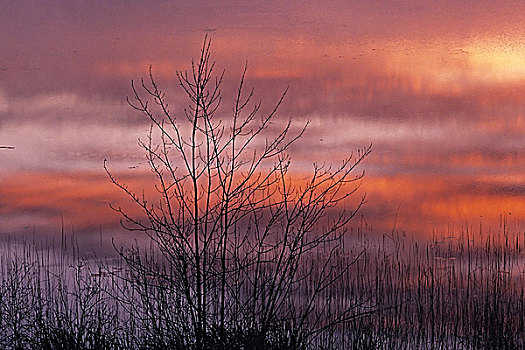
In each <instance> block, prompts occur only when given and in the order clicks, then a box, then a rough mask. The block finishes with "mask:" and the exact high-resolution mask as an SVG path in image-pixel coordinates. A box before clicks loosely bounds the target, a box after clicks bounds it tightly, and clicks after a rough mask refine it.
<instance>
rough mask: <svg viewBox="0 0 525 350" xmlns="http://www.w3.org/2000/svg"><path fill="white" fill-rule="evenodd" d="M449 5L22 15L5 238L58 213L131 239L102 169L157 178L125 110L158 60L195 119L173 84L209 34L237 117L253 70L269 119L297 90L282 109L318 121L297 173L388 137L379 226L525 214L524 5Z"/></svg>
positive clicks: (7, 100) (373, 161)
mask: <svg viewBox="0 0 525 350" xmlns="http://www.w3.org/2000/svg"><path fill="white" fill-rule="evenodd" d="M430 3H433V4H430ZM444 4H445V2H444V1H435V2H429V4H415V3H413V2H411V1H401V2H396V5H394V4H384V3H382V2H381V3H379V2H373V1H372V2H369V1H367V2H352V3H351V4H350V3H347V2H341V3H339V4H337V6H335V5H333V6H322V7H320V6H318V5H316V4H315V3H313V2H312V3H307V4H301V5H299V4H293V3H286V4H279V5H278V6H277V4H275V3H269V4H265V5H260V6H259V5H258V7H257V11H255V10H253V9H252V7H253V6H252V7H250V6H249V4H246V5H239V4H237V3H233V2H226V3H225V4H224V6H225V8H223V7H216V6H212V5H210V4H209V3H207V2H196V3H195V4H193V5H188V4H176V5H173V6H171V5H162V7H158V8H157V7H153V6H146V5H140V4H129V3H116V2H115V3H112V4H107V5H105V7H104V11H101V10H100V8H99V7H98V6H95V5H89V4H76V5H73V4H69V3H63V4H58V5H57V6H56V7H54V8H51V7H47V6H44V5H42V4H34V3H33V4H31V6H30V5H29V3H27V4H18V5H15V4H9V5H7V6H6V8H5V11H3V12H2V14H1V15H0V18H1V19H2V21H1V24H0V29H2V32H4V33H7V34H8V35H5V36H3V37H2V38H0V43H1V44H2V47H3V48H5V49H6V50H5V51H4V52H6V54H5V55H2V57H0V144H6V145H13V146H16V148H15V149H14V150H8V151H7V150H6V151H2V153H1V154H0V181H1V187H0V201H1V202H0V217H1V220H2V225H0V232H1V233H4V234H5V233H12V232H19V231H24V230H27V229H26V227H29V228H31V227H32V226H33V225H36V226H37V229H38V230H42V231H45V230H48V231H53V230H56V228H57V224H58V222H59V221H57V220H58V219H57V217H58V215H59V213H62V214H63V215H64V216H65V217H67V218H68V220H70V221H71V222H72V223H73V225H74V226H75V227H76V228H77V230H79V231H80V230H84V231H86V232H88V231H90V230H96V228H97V227H98V226H99V225H100V224H102V225H104V226H107V227H110V228H114V227H115V228H116V227H118V220H117V219H116V217H115V216H114V214H113V213H112V212H111V211H110V210H109V209H108V208H107V202H109V201H118V200H119V199H118V198H119V197H118V195H117V194H113V193H114V192H115V191H114V189H112V187H111V186H110V185H109V181H108V180H107V178H106V177H105V176H104V174H103V170H102V161H103V159H105V158H108V159H109V160H110V161H111V162H112V164H113V167H114V169H117V170H118V171H121V172H124V173H125V174H127V175H128V176H129V182H134V183H135V184H136V185H137V186H138V187H139V188H140V187H141V186H143V185H144V183H143V182H141V181H144V177H143V175H142V174H143V172H146V170H147V169H146V166H145V161H144V158H143V156H142V154H141V152H140V149H138V147H137V146H136V141H137V138H139V137H143V136H145V134H146V132H147V130H148V121H147V120H145V119H144V118H141V116H140V115H137V114H136V113H134V111H132V110H131V109H130V108H129V107H127V106H126V104H125V96H126V95H127V94H129V79H131V78H138V77H140V76H144V75H146V74H147V67H148V66H149V65H150V64H152V66H153V71H154V74H155V76H156V77H158V79H159V82H160V83H161V84H162V86H166V89H167V92H168V94H169V95H170V96H171V101H172V102H171V105H172V106H176V107H177V108H180V109H181V110H182V108H183V107H184V106H185V104H186V102H185V101H184V99H183V96H182V94H181V92H180V91H179V90H176V82H175V79H174V75H173V72H174V70H176V69H184V68H187V67H188V64H189V58H190V57H191V56H196V55H197V54H198V51H197V50H198V48H199V45H200V42H201V40H202V37H203V34H204V33H205V32H206V33H208V34H209V35H210V36H211V37H212V39H213V54H214V56H215V58H216V60H217V62H218V63H217V64H218V66H217V69H218V70H221V69H223V68H224V69H227V73H226V76H225V81H224V97H225V102H224V107H225V109H224V110H225V111H226V113H227V111H229V110H230V106H228V102H227V101H229V100H231V98H229V97H231V96H232V94H233V93H234V91H235V90H234V88H235V84H236V81H237V79H238V74H239V73H240V71H241V67H242V66H243V65H244V62H245V60H248V61H249V71H248V72H249V73H248V78H249V80H248V83H250V84H253V85H254V86H255V87H256V93H257V95H258V96H259V97H260V98H261V99H262V100H263V102H264V108H266V109H269V108H271V102H272V101H275V99H276V98H277V97H278V96H279V93H280V92H281V91H283V90H284V89H285V88H286V86H288V85H289V86H290V92H289V94H288V96H287V99H286V101H285V103H284V105H283V108H282V110H281V114H280V115H281V116H282V118H283V120H287V119H288V118H289V117H290V116H292V117H294V118H295V120H296V122H297V125H301V124H302V123H304V122H305V121H306V120H310V121H311V125H310V128H309V131H308V133H307V134H306V135H305V137H304V138H303V140H301V142H300V143H299V144H298V145H297V146H295V147H294V148H293V149H292V158H293V160H294V162H295V164H296V166H297V171H298V172H302V171H305V169H308V168H309V166H310V164H311V163H312V162H313V161H316V160H320V159H321V160H323V161H330V162H338V161H339V160H341V159H342V158H343V157H344V155H346V154H347V153H348V152H350V151H352V150H355V149H356V148H358V147H363V146H366V145H368V144H369V143H371V142H372V143H373V145H374V151H373V154H372V156H371V157H369V159H368V160H367V162H366V163H365V168H366V170H367V177H366V179H365V181H364V183H363V191H366V192H367V194H368V198H369V200H368V205H367V207H366V208H365V210H364V212H363V213H364V214H366V216H367V220H368V221H369V222H370V223H373V225H374V226H375V227H377V228H378V230H391V229H392V226H393V222H394V221H396V222H397V224H396V227H397V228H398V229H400V230H407V231H410V232H414V233H415V232H417V233H419V234H422V232H429V231H431V230H432V227H443V226H447V225H449V224H450V223H451V222H454V223H456V224H462V223H464V222H465V218H466V219H467V221H468V222H474V223H475V222H478V221H479V220H480V218H481V217H483V220H486V221H492V222H496V223H497V218H498V217H499V214H500V213H502V212H507V213H508V212H512V215H513V217H515V218H516V220H519V218H522V217H523V216H524V215H525V201H524V200H523V198H524V189H523V188H524V184H525V177H524V176H523V174H524V170H525V154H524V151H523V150H524V149H525V148H524V146H525V141H524V140H525V138H524V137H523V135H524V133H525V103H524V102H525V100H524V99H525V97H524V96H525V94H524V92H525V79H524V78H523V73H524V72H525V50H524V48H523V45H522V44H521V43H522V40H521V38H522V36H523V35H522V32H521V28H518V27H517V26H515V23H520V22H519V19H520V18H521V17H522V16H523V14H525V10H524V8H523V6H522V5H516V4H514V3H513V4H510V3H507V2H504V3H501V4H499V5H498V6H496V5H493V4H492V3H491V2H483V4H484V6H471V5H473V4H474V2H470V1H467V2H461V4H449V3H448V2H447V3H446V6H444ZM476 4H479V2H476ZM252 5H253V4H252ZM438 5H439V6H438ZM436 9H438V11H437V12H436V11H435V10H436ZM14 18H17V20H16V21H15V20H14ZM18 18H22V19H23V20H22V21H20V20H18ZM174 108H175V107H174ZM135 166H138V168H137V169H128V168H129V167H135ZM134 170H136V171H134ZM299 176H300V175H299ZM396 217H397V219H395V218H396Z"/></svg>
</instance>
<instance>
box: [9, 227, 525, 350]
mask: <svg viewBox="0 0 525 350" xmlns="http://www.w3.org/2000/svg"><path fill="white" fill-rule="evenodd" d="M44 248H45V249H44ZM328 251H329V247H327V248H326V251H325V250H324V249H323V248H322V247H321V248H320V249H319V250H318V251H317V252H315V253H312V254H311V256H309V258H308V259H307V260H306V262H305V263H304V264H303V265H302V266H301V267H300V268H301V269H304V271H306V272H308V273H305V274H304V275H305V276H309V274H310V276H311V278H312V279H313V280H315V279H316V277H317V275H316V274H321V273H323V272H322V269H321V267H322V266H323V263H322V262H323V261H325V259H326V257H325V254H326V252H328ZM141 257H142V259H145V260H144V261H143V262H146V260H147V263H148V266H150V267H151V266H156V267H157V268H158V269H159V271H160V270H161V269H162V270H163V271H164V273H163V274H162V275H164V276H165V275H167V274H169V270H166V269H169V267H167V266H166V265H165V264H163V262H162V260H161V259H160V258H157V255H156V254H155V251H154V250H153V248H152V249H151V250H150V251H149V252H148V254H143V255H141ZM337 261H339V262H341V264H340V265H341V266H345V264H343V262H349V261H355V262H354V264H353V265H352V268H351V269H350V270H348V271H341V274H340V276H339V278H338V281H337V283H336V284H334V285H333V287H332V288H330V289H326V290H323V291H322V293H320V294H319V297H318V298H317V299H316V301H315V302H316V303H317V304H318V307H319V308H321V309H323V310H328V311H330V310H332V309H333V308H335V307H340V306H341V305H346V306H348V307H349V309H350V310H351V313H350V314H349V317H348V322H345V323H343V324H341V325H339V326H337V327H335V328H334V327H332V328H327V329H322V325H323V322H326V323H328V322H327V320H324V319H316V318H315V317H314V316H315V314H314V316H312V318H311V319H309V320H307V322H306V326H305V335H306V336H305V337H303V338H301V339H303V341H302V342H301V343H300V344H298V343H291V342H290V338H291V337H294V336H296V335H294V334H292V333H290V332H289V329H292V328H294V327H291V324H292V323H293V322H295V321H296V320H294V319H286V320H282V323H280V324H276V325H275V329H273V330H272V332H270V333H269V335H268V338H269V339H265V340H261V339H257V337H256V333H253V330H251V329H250V325H248V324H243V322H242V320H239V322H237V323H236V326H235V327H234V328H230V329H228V332H229V333H228V334H227V335H224V334H221V335H220V337H221V338H222V339H224V337H227V338H228V344H230V346H231V347H232V348H237V349H248V348H256V347H257V344H259V345H260V344H263V343H264V345H263V346H260V348H273V349H280V348H287V347H289V346H290V344H295V346H296V347H297V348H318V349H330V348H345V349H417V348H424V349H522V348H525V319H524V315H525V298H524V282H525V281H524V273H525V269H524V268H525V267H524V262H525V232H521V233H520V232H512V233H511V232H508V230H507V228H506V227H502V229H500V230H498V231H484V230H482V229H481V228H480V229H479V230H473V229H472V228H469V229H464V230H462V231H460V232H456V233H454V234H449V233H447V234H439V235H438V234H435V235H434V236H433V237H431V238H430V239H428V240H421V239H417V238H415V237H405V236H403V235H400V234H397V233H394V234H389V235H383V236H377V235H372V234H370V233H367V232H363V231H361V230H358V231H356V232H354V233H353V235H352V236H351V237H350V239H348V240H347V241H345V242H344V244H341V249H340V251H339V252H338V255H337ZM128 263H129V262H128ZM0 264H1V265H0V348H2V349H186V348H191V347H192V346H193V345H194V339H191V337H189V336H188V334H191V332H189V331H188V329H187V327H188V320H187V319H185V318H184V308H185V305H183V303H182V301H181V300H180V298H178V297H177V294H176V293H172V290H171V287H170V285H169V284H166V283H164V282H163V281H161V280H158V279H156V278H155V276H154V275H151V274H141V273H137V272H136V271H137V270H136V269H128V268H127V265H126V264H127V263H126V262H124V261H122V260H119V259H113V260H104V261H103V260H101V259H93V258H89V259H88V258H85V257H83V256H82V254H81V252H79V250H78V248H75V246H73V247H71V246H70V247H65V245H62V246H60V247H57V246H53V245H50V246H45V247H43V246H42V245H41V244H40V245H39V244H35V243H34V242H30V243H27V242H25V243H24V242H17V241H8V242H5V243H3V246H2V248H1V249H0ZM152 264H153V265H152ZM333 268H334V269H337V268H338V267H337V265H336V266H334V267H333ZM131 271H135V272H133V273H132V272H131ZM309 288H311V286H310V287H309V284H308V283H305V284H303V287H302V288H301V289H299V290H297V291H295V294H294V295H295V301H294V305H296V307H297V308H300V307H304V305H302V304H301V302H302V301H303V300H308V298H306V297H305V298H302V296H307V295H309V294H308V293H311V292H312V291H311V290H310V289H309ZM313 325H315V328H319V326H321V331H320V332H319V333H315V334H313V333H308V329H309V327H310V326H313ZM221 331H224V330H217V332H221ZM211 334H212V335H213V332H211ZM218 336H219V335H218ZM261 342H263V343H261ZM210 344H212V343H210ZM217 348H221V346H219V345H217Z"/></svg>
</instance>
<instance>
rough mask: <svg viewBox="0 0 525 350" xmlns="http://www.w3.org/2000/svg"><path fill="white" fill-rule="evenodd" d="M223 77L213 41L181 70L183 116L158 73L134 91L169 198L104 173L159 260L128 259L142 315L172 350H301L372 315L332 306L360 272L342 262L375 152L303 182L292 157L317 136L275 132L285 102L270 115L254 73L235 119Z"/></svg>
mask: <svg viewBox="0 0 525 350" xmlns="http://www.w3.org/2000/svg"><path fill="white" fill-rule="evenodd" d="M223 74H224V73H222V74H219V75H217V76H216V75H215V63H214V62H213V61H212V60H211V59H210V40H209V39H208V38H205V39H204V44H203V46H202V49H201V53H200V58H199V60H198V61H193V60H192V64H191V69H190V70H189V71H184V72H177V78H178V82H179V85H180V87H181V88H182V89H183V90H184V92H185V94H186V96H187V97H188V101H189V104H188V105H187V106H186V108H185V109H184V110H183V112H182V111H181V112H180V113H178V114H177V113H175V112H173V111H172V109H171V108H170V106H169V104H168V101H167V98H166V95H165V93H164V92H163V91H162V90H161V89H160V87H159V86H158V85H157V82H156V81H155V79H154V77H153V74H152V72H151V67H150V72H149V78H148V79H147V80H144V79H141V81H140V83H138V84H137V83H136V82H134V81H132V82H131V88H132V91H133V94H132V96H131V98H128V103H129V104H130V105H131V106H132V107H133V108H134V109H136V110H137V111H139V112H141V113H143V114H144V115H145V116H146V117H147V118H149V120H150V121H151V128H150V132H149V134H148V137H147V139H146V140H145V141H139V144H140V146H141V147H142V148H143V149H144V150H145V152H146V157H147V160H148V162H149V167H150V168H151V171H152V172H153V174H154V175H155V177H156V181H155V184H154V187H155V189H156V193H157V195H156V196H153V197H150V198H148V197H147V196H146V195H144V194H137V192H135V191H134V190H133V189H130V188H129V187H127V186H126V185H125V184H123V183H122V182H120V181H119V180H118V179H117V178H116V175H114V174H113V173H112V172H111V171H109V170H108V168H107V165H106V162H105V163H104V169H105V170H106V172H107V174H108V175H109V178H110V180H111V181H112V182H113V183H114V184H115V185H116V186H118V187H119V188H120V189H121V190H123V191H124V192H125V193H126V194H127V196H129V198H131V200H132V201H133V202H134V204H135V205H136V206H138V207H139V208H140V209H141V212H142V214H143V215H142V217H137V216H135V215H132V214H130V211H129V210H126V208H123V207H121V206H119V207H113V208H114V209H115V210H116V211H118V212H119V213H120V214H121V215H122V220H121V222H122V224H123V226H124V227H125V228H127V229H129V230H133V231H142V232H144V233H145V234H146V235H148V236H149V238H151V240H152V241H153V242H154V243H155V245H156V248H157V249H158V253H160V258H159V257H157V258H156V257H153V256H151V255H150V256H146V255H145V254H141V252H140V250H139V249H138V248H137V247H135V248H128V249H121V250H120V252H121V254H122V256H123V257H124V258H125V259H126V261H127V263H128V265H129V267H130V277H129V278H130V280H133V281H139V282H140V283H135V284H134V285H135V287H136V290H135V291H134V294H133V295H134V297H136V298H137V299H135V300H134V301H133V302H131V301H130V305H131V304H133V303H135V304H134V305H132V307H133V308H135V309H137V308H139V307H140V308H141V311H140V313H142V315H143V317H144V318H145V319H146V318H147V319H148V322H149V324H150V325H151V327H152V332H154V331H155V332H157V333H156V334H168V335H169V334H171V336H174V335H176V338H177V339H176V340H175V341H174V342H172V343H171V346H173V347H175V345H173V344H178V345H177V346H181V347H182V346H187V347H193V348H196V349H203V348H210V347H213V346H215V347H217V348H226V347H227V346H231V348H235V346H236V345H235V344H237V346H238V347H241V344H240V343H243V344H242V346H250V347H253V348H257V347H258V346H259V347H265V348H266V347H268V346H270V345H271V344H281V346H288V347H291V348H293V347H300V346H301V345H304V344H305V342H306V341H308V340H309V339H311V338H312V337H315V335H318V334H320V332H322V331H324V330H326V329H329V328H331V327H333V326H334V325H336V324H340V323H341V322H345V321H347V320H348V319H351V318H353V317H356V315H358V314H359V312H362V310H361V309H359V310H358V309H356V307H355V306H356V304H355V300H354V301H351V302H350V301H348V300H346V301H345V300H344V298H340V299H337V300H338V303H339V304H337V305H336V303H334V302H326V300H323V298H325V296H326V295H327V294H326V293H327V291H330V290H331V288H334V287H336V286H337V284H338V283H339V281H340V278H341V276H343V275H345V274H346V273H347V272H348V270H349V269H350V267H351V265H352V263H353V261H354V260H355V257H352V258H350V259H343V258H342V256H343V254H340V252H341V249H342V247H341V246H342V244H343V243H344V236H345V234H346V233H347V224H348V223H349V221H350V220H351V218H352V217H353V216H354V215H355V214H356V212H357V210H358V209H359V208H360V207H361V205H362V204H363V203H364V196H363V197H360V198H358V199H357V200H356V201H353V202H354V203H353V205H350V204H348V201H347V199H348V198H349V197H350V196H352V195H354V194H355V192H356V190H357V189H358V187H359V184H360V180H361V178H362V177H363V175H364V173H363V172H358V173H357V174H355V175H354V172H355V171H356V167H357V166H358V165H359V164H360V163H361V162H362V160H363V159H364V158H365V157H366V156H367V155H368V154H369V153H370V151H371V147H370V146H369V147H367V148H364V149H362V150H359V151H358V152H357V154H356V155H354V154H350V155H349V156H348V157H347V158H346V159H344V160H342V162H341V163H340V164H338V165H337V166H328V165H325V164H314V165H313V170H312V173H311V174H310V175H309V177H308V178H307V179H306V180H305V179H302V180H299V179H297V178H296V177H294V174H293V172H292V171H291V170H290V157H289V156H288V153H287V152H288V150H289V148H290V146H291V145H292V144H293V143H294V142H296V141H297V140H298V139H299V138H300V137H301V136H302V135H303V133H304V131H305V128H306V125H304V127H301V128H299V129H298V130H297V131H296V132H294V131H293V129H294V128H293V125H292V123H291V121H287V122H286V123H284V125H283V126H282V129H281V130H280V131H279V132H277V133H274V132H271V130H270V123H271V121H277V118H276V112H277V110H278V108H279V106H280V105H281V104H282V102H283V99H284V97H285V95H286V91H285V92H284V93H283V94H282V96H281V97H280V99H279V100H278V101H277V103H276V104H275V106H274V108H273V109H271V110H270V112H269V113H267V114H262V113H261V103H260V102H259V103H254V102H253V101H252V100H253V93H254V91H253V88H252V89H248V90H247V89H246V88H245V75H246V66H245V67H244V70H243V72H242V75H241V78H240V83H239V85H238V89H237V91H236V96H235V101H234V104H233V110H232V111H231V115H229V116H228V117H224V116H223V114H222V113H223V112H222V111H221V108H220V107H221V83H222V80H223ZM343 204H345V205H343ZM348 208H351V209H348ZM128 209H129V208H128ZM137 300H141V302H138V301H137ZM139 305H140V306H139ZM163 310H164V311H163ZM356 310H357V311H356ZM162 312H165V314H164V315H165V316H166V317H164V316H161V315H160V313H162ZM148 315H149V316H148ZM155 327H156V330H153V328H155ZM279 332H280V333H279ZM279 334H281V335H283V334H284V335H285V336H283V337H281V338H279ZM276 346H277V345H276Z"/></svg>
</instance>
